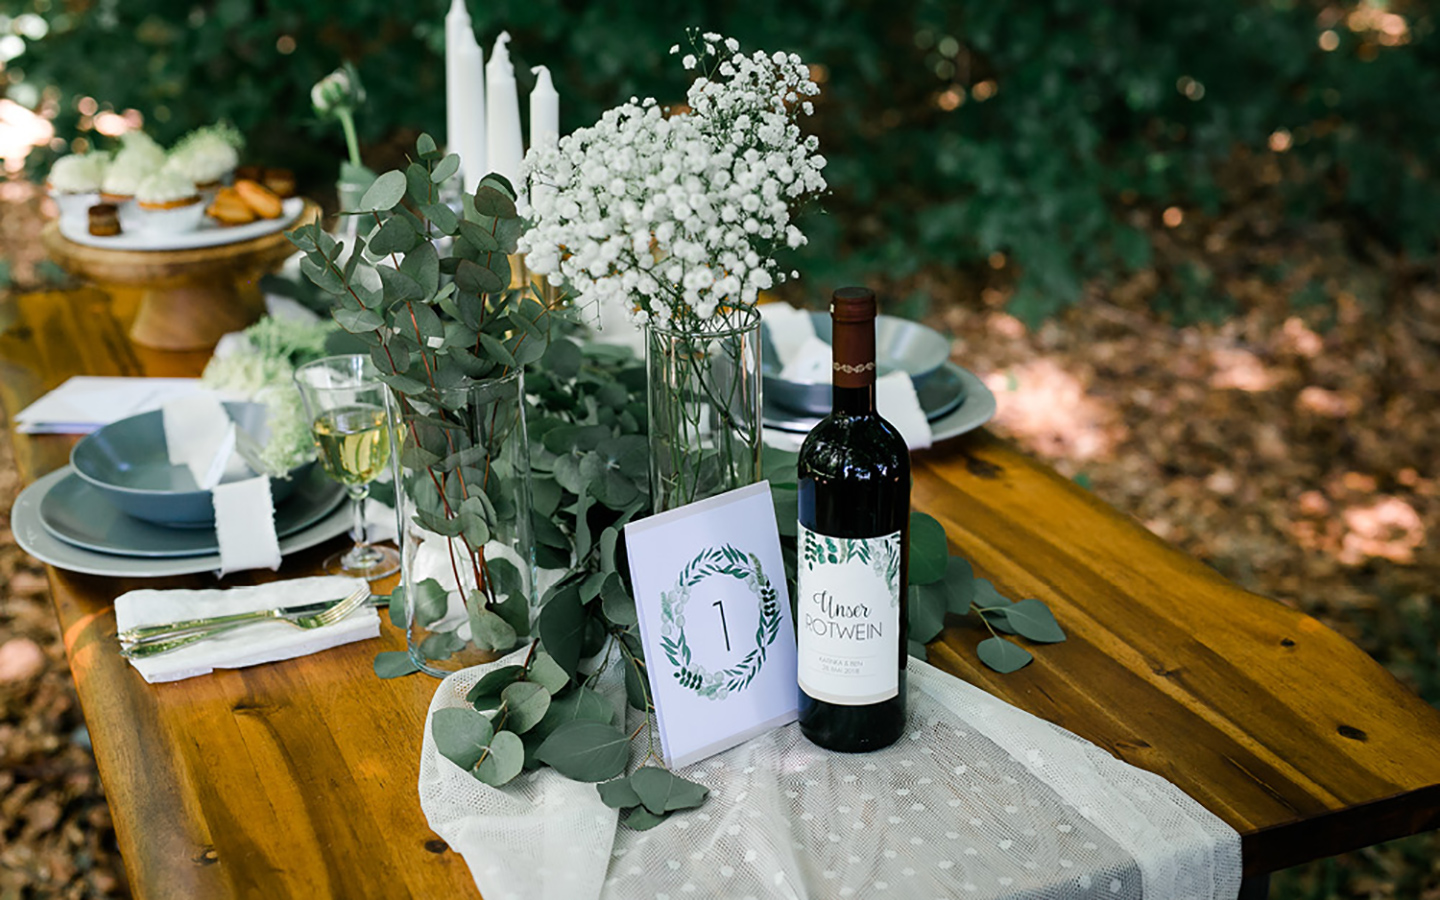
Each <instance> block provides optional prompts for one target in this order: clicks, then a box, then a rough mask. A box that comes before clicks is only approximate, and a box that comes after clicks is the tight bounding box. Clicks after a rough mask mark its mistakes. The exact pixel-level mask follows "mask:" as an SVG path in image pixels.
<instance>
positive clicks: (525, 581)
mask: <svg viewBox="0 0 1440 900" xmlns="http://www.w3.org/2000/svg"><path fill="white" fill-rule="evenodd" d="M392 406H393V407H394V408H395V418H396V422H395V427H396V432H397V437H396V444H397V446H399V447H400V448H401V452H400V453H399V454H398V455H397V456H396V462H395V483H396V485H397V489H396V492H395V494H396V497H395V499H396V504H395V509H396V516H397V520H398V526H399V529H398V530H399V534H400V541H399V543H400V554H401V559H400V567H401V573H402V578H401V585H402V589H403V592H404V594H403V600H404V613H405V628H406V635H407V643H408V649H409V652H410V657H411V659H412V660H413V661H414V662H415V664H416V665H417V666H419V667H420V668H421V669H422V670H423V671H425V672H428V673H430V674H432V675H439V676H444V675H447V674H449V673H450V672H452V671H454V670H456V669H460V668H464V667H466V666H470V665H475V664H477V663H480V662H486V661H489V660H491V659H494V658H496V657H497V656H498V655H500V654H503V653H505V652H506V651H508V650H510V649H512V648H513V647H515V646H516V645H518V644H519V643H520V642H522V641H524V640H525V639H526V637H527V636H528V635H529V634H530V632H531V631H532V626H533V624H534V621H535V617H536V616H537V614H538V600H539V598H538V597H536V596H535V594H534V587H535V545H534V541H533V537H532V527H531V518H530V516H531V499H530V445H529V439H528V436H527V434H526V428H525V379H524V373H523V371H522V370H520V369H516V370H514V371H512V372H510V373H509V374H508V375H506V376H504V377H500V378H493V379H480V380H473V381H467V382H464V383H462V384H461V385H459V386H457V387H456V388H454V389H451V390H447V391H443V392H441V393H440V394H439V396H438V400H436V399H435V398H434V397H433V396H431V395H426V397H425V398H419V397H417V396H415V395H409V394H398V393H397V394H396V395H395V397H394V403H393V404H392Z"/></svg>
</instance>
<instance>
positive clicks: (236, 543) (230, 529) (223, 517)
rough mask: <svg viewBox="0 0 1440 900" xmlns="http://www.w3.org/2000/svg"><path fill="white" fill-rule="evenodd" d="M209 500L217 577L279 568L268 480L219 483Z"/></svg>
mask: <svg viewBox="0 0 1440 900" xmlns="http://www.w3.org/2000/svg"><path fill="white" fill-rule="evenodd" d="M231 428H232V429H233V428H234V425H231ZM210 498H211V500H212V502H214V504H215V537H216V539H217V540H218V541H219V543H220V577H222V578H223V577H225V575H226V574H227V573H229V572H239V571H242V570H244V569H270V570H271V571H274V570H275V569H278V568H280V539H279V538H278V537H277V536H276V534H275V502H274V499H273V498H272V497H271V496H270V478H269V477H268V476H265V475H256V476H255V477H253V478H246V479H244V480H242V481H232V482H229V483H228V484H219V485H216V486H215V487H214V488H212V489H211V490H210Z"/></svg>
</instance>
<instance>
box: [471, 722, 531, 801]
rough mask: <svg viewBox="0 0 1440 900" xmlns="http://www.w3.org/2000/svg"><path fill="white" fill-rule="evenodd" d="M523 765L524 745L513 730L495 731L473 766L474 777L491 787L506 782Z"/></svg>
mask: <svg viewBox="0 0 1440 900" xmlns="http://www.w3.org/2000/svg"><path fill="white" fill-rule="evenodd" d="M524 767H525V745H524V744H523V743H521V741H520V735H518V734H516V733H515V732H513V731H497V732H495V737H494V738H492V739H491V741H490V744H489V746H488V747H486V748H485V754H484V757H483V758H482V759H481V760H480V764H479V765H477V766H476V767H475V777H476V778H478V779H479V780H480V781H483V782H485V783H486V784H488V785H490V786H491V787H500V786H501V785H503V784H508V783H509V782H510V780H511V779H513V778H514V777H515V776H516V775H519V774H520V770H521V769H523V768H524Z"/></svg>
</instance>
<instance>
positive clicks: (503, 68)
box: [485, 31, 525, 194]
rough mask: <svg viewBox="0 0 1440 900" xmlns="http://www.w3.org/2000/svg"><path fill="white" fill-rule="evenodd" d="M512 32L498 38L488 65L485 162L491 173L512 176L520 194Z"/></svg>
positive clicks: (520, 146) (521, 148)
mask: <svg viewBox="0 0 1440 900" xmlns="http://www.w3.org/2000/svg"><path fill="white" fill-rule="evenodd" d="M509 43H510V33H509V32H508V31H504V32H501V33H500V36H499V37H498V38H496V39H495V49H494V50H492V51H491V52H490V62H489V63H487V64H486V65H485V111H486V127H485V147H486V153H485V162H486V165H488V166H489V167H490V171H491V172H497V173H499V174H501V175H504V176H505V177H506V178H508V179H510V183H511V184H512V185H514V187H515V190H516V192H517V193H521V194H523V193H524V191H523V189H522V185H521V184H520V160H521V159H522V158H523V156H524V154H525V151H524V142H523V138H522V137H521V135H520V98H519V96H518V94H517V93H516V89H515V66H513V65H512V64H511V63H510V48H509V47H508V46H507V45H508V44H509Z"/></svg>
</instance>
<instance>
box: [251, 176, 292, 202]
mask: <svg viewBox="0 0 1440 900" xmlns="http://www.w3.org/2000/svg"><path fill="white" fill-rule="evenodd" d="M259 181H260V183H261V184H263V185H265V186H266V187H267V188H269V189H270V190H272V191H274V192H275V196H277V197H279V198H280V199H282V200H285V199H288V198H290V197H293V196H295V173H294V172H292V171H290V170H289V169H266V170H265V174H264V175H263V176H262V177H261V178H260V179H259Z"/></svg>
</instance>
